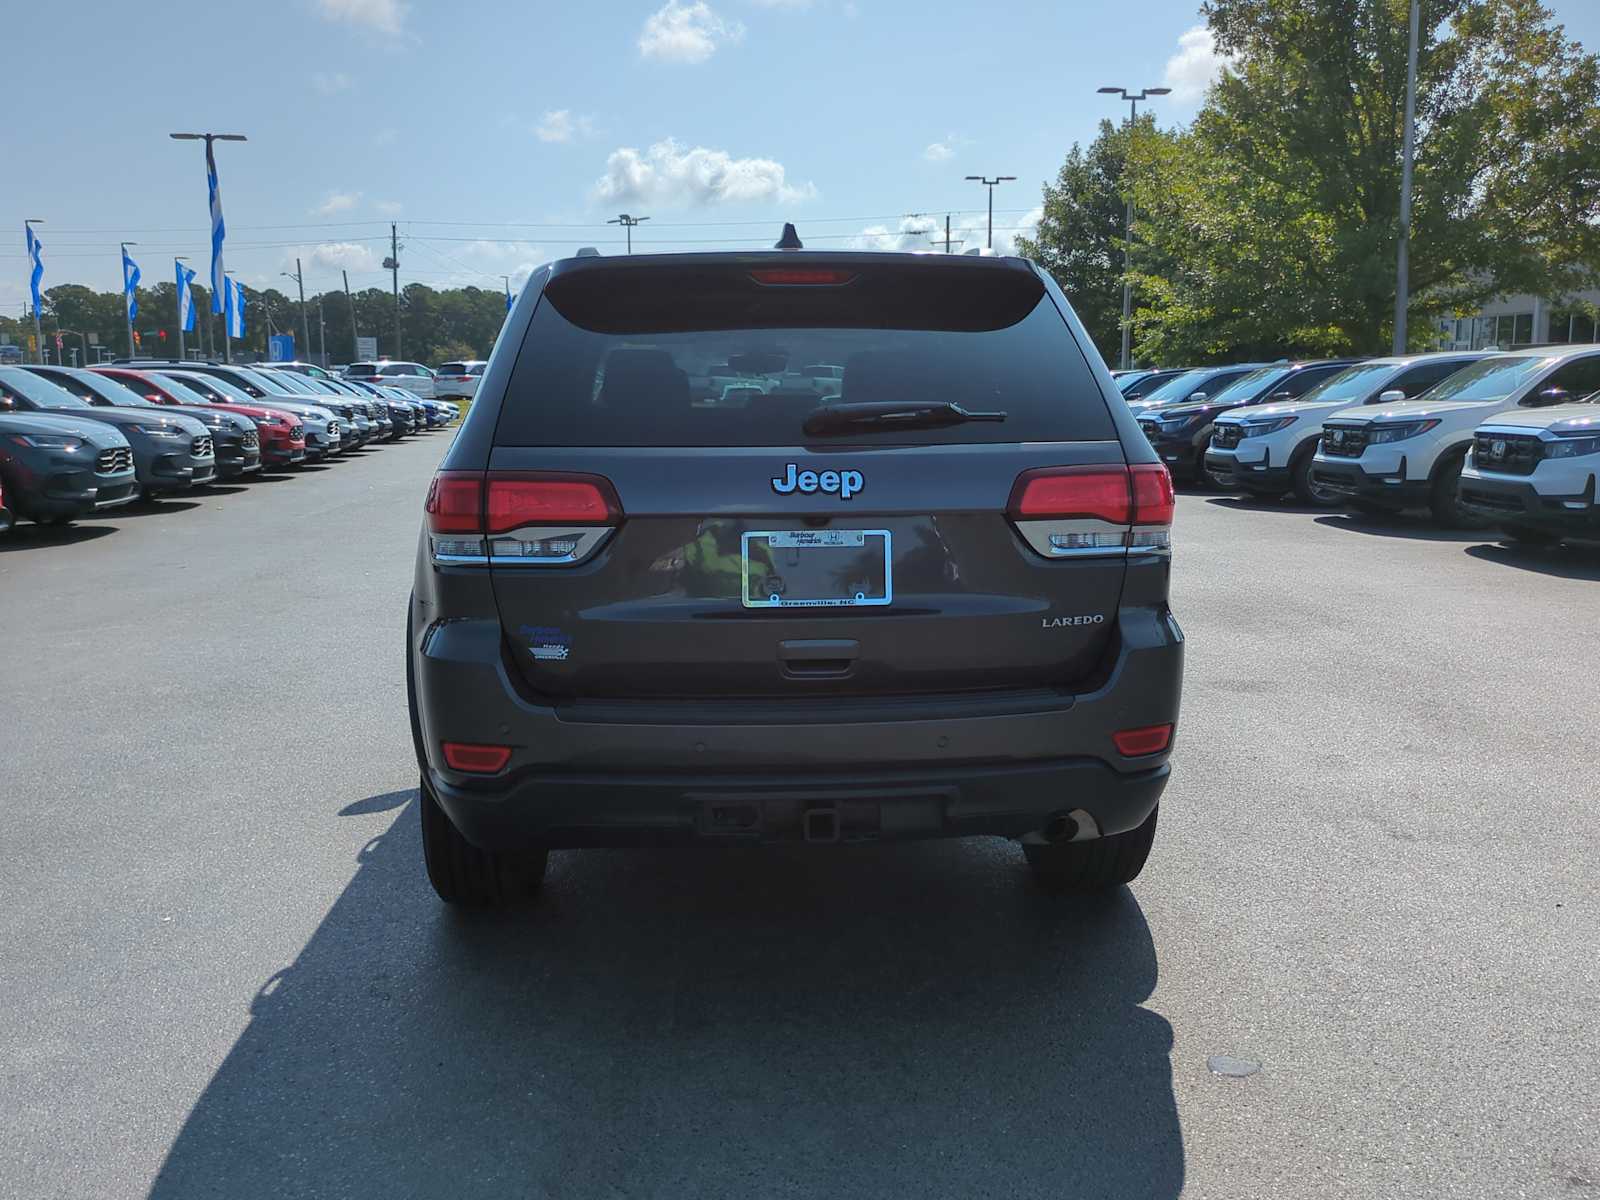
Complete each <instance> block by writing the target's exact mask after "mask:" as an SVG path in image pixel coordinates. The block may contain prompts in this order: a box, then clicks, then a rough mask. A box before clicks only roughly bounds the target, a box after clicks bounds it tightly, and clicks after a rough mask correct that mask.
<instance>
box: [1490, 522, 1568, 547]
mask: <svg viewBox="0 0 1600 1200" xmlns="http://www.w3.org/2000/svg"><path fill="white" fill-rule="evenodd" d="M1500 533H1501V538H1500V540H1501V541H1505V542H1511V543H1513V544H1515V545H1518V546H1554V545H1555V544H1556V543H1557V542H1559V541H1560V540H1561V538H1560V537H1559V536H1557V535H1556V534H1553V533H1551V532H1550V531H1549V530H1547V529H1535V528H1534V527H1533V526H1532V525H1502V526H1501V527H1500Z"/></svg>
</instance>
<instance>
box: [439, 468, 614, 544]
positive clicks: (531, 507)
mask: <svg viewBox="0 0 1600 1200" xmlns="http://www.w3.org/2000/svg"><path fill="white" fill-rule="evenodd" d="M423 511H424V512H425V513H426V514H427V520H428V542H429V546H430V549H431V551H432V555H433V561H434V562H435V563H439V564H442V565H467V566H470V565H486V564H490V563H492V564H494V565H495V566H527V567H541V566H543V567H565V566H572V565H574V564H576V563H580V562H584V561H585V560H587V559H588V558H590V557H591V556H592V555H593V554H594V553H595V551H597V550H599V549H600V547H601V545H603V544H604V543H605V541H606V539H607V538H609V537H610V536H611V534H612V531H613V530H615V529H616V528H617V527H618V526H619V525H621V524H622V506H621V505H620V504H619V503H618V502H617V494H616V491H615V489H613V488H612V486H611V482H610V480H608V479H606V478H604V477H603V476H600V475H577V474H568V473H564V472H555V471H489V472H486V473H480V472H477V471H440V472H439V473H438V474H437V475H435V476H434V477H433V483H432V484H431V485H430V486H429V488H428V500H427V503H426V504H425V505H424V506H423Z"/></svg>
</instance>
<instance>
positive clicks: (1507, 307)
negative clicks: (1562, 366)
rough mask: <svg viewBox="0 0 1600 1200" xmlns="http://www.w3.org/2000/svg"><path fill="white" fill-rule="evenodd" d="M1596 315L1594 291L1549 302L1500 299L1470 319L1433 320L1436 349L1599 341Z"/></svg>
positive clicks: (1599, 296) (1599, 301)
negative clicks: (1434, 323) (1438, 344)
mask: <svg viewBox="0 0 1600 1200" xmlns="http://www.w3.org/2000/svg"><path fill="white" fill-rule="evenodd" d="M1597 311H1600V291H1588V292H1575V293H1573V295H1571V296H1570V297H1568V298H1567V299H1565V300H1562V301H1559V302H1552V301H1549V300H1543V299H1540V298H1539V297H1538V296H1502V297H1500V298H1499V299H1497V300H1495V301H1493V302H1492V303H1489V304H1486V305H1484V306H1483V308H1481V309H1480V310H1478V312H1477V313H1475V314H1474V315H1472V316H1470V317H1455V318H1445V319H1444V320H1442V321H1440V322H1439V341H1440V349H1443V350H1482V349H1484V348H1486V347H1488V346H1496V347H1499V348H1500V349H1501V350H1511V349H1513V348H1515V347H1517V346H1538V345H1544V344H1547V343H1552V342H1553V343H1557V344H1561V345H1566V344H1571V343H1580V342H1600V330H1597V329H1596V328H1595V317H1594V314H1595V313H1596V312H1597Z"/></svg>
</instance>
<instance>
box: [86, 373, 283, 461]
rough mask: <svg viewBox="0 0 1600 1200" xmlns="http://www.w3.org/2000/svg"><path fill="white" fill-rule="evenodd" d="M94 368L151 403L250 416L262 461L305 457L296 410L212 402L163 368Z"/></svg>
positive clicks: (208, 397) (209, 398)
mask: <svg viewBox="0 0 1600 1200" xmlns="http://www.w3.org/2000/svg"><path fill="white" fill-rule="evenodd" d="M89 369H90V370H91V371H95V372H97V373H98V374H101V375H104V376H106V377H108V378H110V379H115V380H116V381H117V382H118V383H120V384H122V385H123V386H124V387H130V388H132V389H133V390H134V391H136V392H138V393H139V395H141V396H143V397H144V398H145V399H146V400H148V401H150V403H152V404H186V405H209V406H210V407H212V408H221V409H226V410H227V411H228V412H231V413H238V414H239V415H240V416H242V417H249V418H250V419H251V420H252V421H254V422H255V423H256V431H257V432H258V433H260V435H261V461H262V462H263V463H269V464H271V465H273V466H278V467H286V466H290V465H292V464H294V463H297V462H300V461H302V460H303V459H304V458H305V456H306V435H305V427H304V426H302V425H301V424H300V418H299V417H297V416H295V415H294V414H293V413H288V412H284V411H282V410H281V409H276V408H260V407H257V406H256V405H254V404H225V403H223V402H221V401H213V400H212V399H211V397H210V396H208V395H206V394H204V393H203V392H199V391H196V390H194V389H192V388H190V387H188V386H187V385H186V384H185V383H184V382H183V381H182V380H181V379H173V378H172V377H171V376H170V375H163V374H162V373H161V372H160V371H152V370H149V369H141V370H134V369H132V368H130V367H90V368H89Z"/></svg>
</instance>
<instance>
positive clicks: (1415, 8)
mask: <svg viewBox="0 0 1600 1200" xmlns="http://www.w3.org/2000/svg"><path fill="white" fill-rule="evenodd" d="M1421 9H1422V5H1421V0H1411V41H1410V45H1409V46H1408V47H1407V49H1406V129H1405V149H1404V151H1403V152H1402V155H1401V159H1400V251H1399V260H1398V261H1397V262H1396V264H1395V291H1394V352H1395V353H1396V354H1404V353H1405V352H1406V309H1407V308H1409V307H1410V304H1411V165H1412V160H1413V159H1414V158H1415V157H1416V151H1417V27H1418V26H1419V25H1420V24H1421V23H1422V12H1421Z"/></svg>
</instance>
